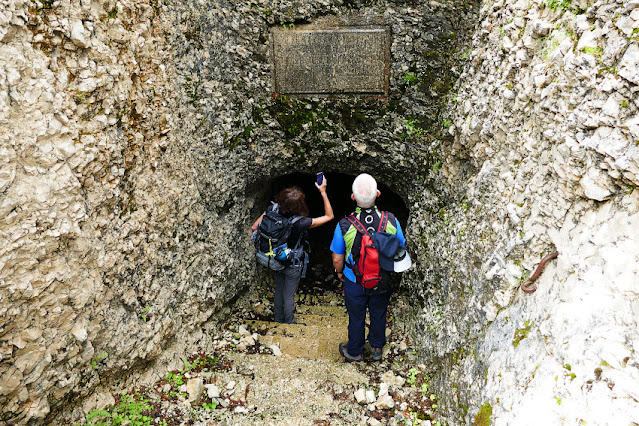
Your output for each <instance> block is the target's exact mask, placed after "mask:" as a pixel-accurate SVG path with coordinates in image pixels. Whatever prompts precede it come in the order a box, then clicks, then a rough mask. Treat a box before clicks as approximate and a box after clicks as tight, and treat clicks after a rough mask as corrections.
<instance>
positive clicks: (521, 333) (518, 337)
mask: <svg viewBox="0 0 639 426" xmlns="http://www.w3.org/2000/svg"><path fill="white" fill-rule="evenodd" d="M534 324H535V322H534V321H531V322H528V321H526V322H525V323H524V328H518V329H517V330H515V335H514V336H513V346H514V347H517V346H519V342H521V341H522V340H524V339H525V338H526V337H528V333H530V329H531V328H532V326H533V325H534Z"/></svg>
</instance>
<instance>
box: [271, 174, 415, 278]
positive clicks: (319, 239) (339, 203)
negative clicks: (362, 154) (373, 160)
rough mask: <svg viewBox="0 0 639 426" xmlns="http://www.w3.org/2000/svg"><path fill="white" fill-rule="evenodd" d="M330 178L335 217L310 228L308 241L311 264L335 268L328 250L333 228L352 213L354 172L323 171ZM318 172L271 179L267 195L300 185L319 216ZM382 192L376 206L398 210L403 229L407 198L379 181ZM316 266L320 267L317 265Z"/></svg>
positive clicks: (312, 214) (321, 207) (313, 214)
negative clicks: (405, 199) (352, 173)
mask: <svg viewBox="0 0 639 426" xmlns="http://www.w3.org/2000/svg"><path fill="white" fill-rule="evenodd" d="M324 175H325V176H326V180H327V182H328V187H327V193H328V197H329V200H330V202H331V206H332V207H333V213H334V214H335V219H333V220H332V221H331V222H329V223H328V224H326V225H324V226H320V227H318V228H314V229H310V230H309V236H308V237H309V238H308V239H309V243H310V246H311V255H310V265H309V267H313V266H317V265H321V266H322V267H323V269H325V271H323V272H330V271H332V261H331V252H330V250H329V248H330V244H331V240H332V238H333V232H334V230H335V226H336V225H337V222H338V221H339V220H340V219H341V218H343V217H344V216H346V215H347V214H349V213H351V212H352V211H353V210H354V209H355V207H356V204H355V202H354V201H353V200H351V192H352V191H351V186H352V184H353V180H354V179H355V176H354V175H349V174H343V173H332V172H327V173H325V174H324ZM315 179H316V177H315V175H314V174H309V173H291V174H288V175H283V176H279V177H276V178H274V179H272V180H271V181H270V182H269V187H267V188H265V189H266V190H267V191H268V194H266V195H267V199H268V200H273V199H274V198H275V196H276V195H277V194H278V193H279V192H280V191H281V190H282V189H284V188H287V187H290V186H299V187H300V188H302V190H303V191H304V193H305V194H306V203H307V205H308V208H309V216H310V217H318V216H322V215H323V214H324V205H323V202H322V197H321V196H320V193H319V191H318V189H317V188H316V187H315ZM377 186H378V189H379V191H380V192H381V196H380V197H379V198H378V199H377V207H378V208H379V209H380V210H388V211H391V212H393V213H394V214H395V216H396V217H397V219H398V220H399V222H400V224H401V226H402V229H405V228H406V221H407V220H408V214H409V211H408V208H407V207H406V203H405V202H404V200H403V199H402V198H401V197H400V196H399V195H397V194H396V193H395V192H393V191H392V190H391V189H390V188H389V187H388V186H387V185H385V184H383V183H381V182H379V180H378V182H377ZM315 269H317V268H315Z"/></svg>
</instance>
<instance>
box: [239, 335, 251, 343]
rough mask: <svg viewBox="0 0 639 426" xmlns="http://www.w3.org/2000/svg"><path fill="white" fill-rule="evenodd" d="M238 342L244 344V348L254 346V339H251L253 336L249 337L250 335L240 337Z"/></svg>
mask: <svg viewBox="0 0 639 426" xmlns="http://www.w3.org/2000/svg"><path fill="white" fill-rule="evenodd" d="M240 342H242V343H244V344H245V345H246V346H253V345H255V339H253V336H251V335H248V336H244V337H242V339H241V340H240Z"/></svg>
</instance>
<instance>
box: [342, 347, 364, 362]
mask: <svg viewBox="0 0 639 426" xmlns="http://www.w3.org/2000/svg"><path fill="white" fill-rule="evenodd" d="M346 345H347V343H346V342H344V343H340V344H339V353H340V354H342V355H343V356H344V358H346V361H349V362H362V361H364V358H362V354H359V355H357V356H353V355H351V354H349V353H348V352H347V351H346Z"/></svg>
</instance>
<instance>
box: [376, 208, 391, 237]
mask: <svg viewBox="0 0 639 426" xmlns="http://www.w3.org/2000/svg"><path fill="white" fill-rule="evenodd" d="M387 224H388V212H385V211H382V212H381V216H380V218H379V228H377V232H381V231H385V230H386V225H387Z"/></svg>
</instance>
